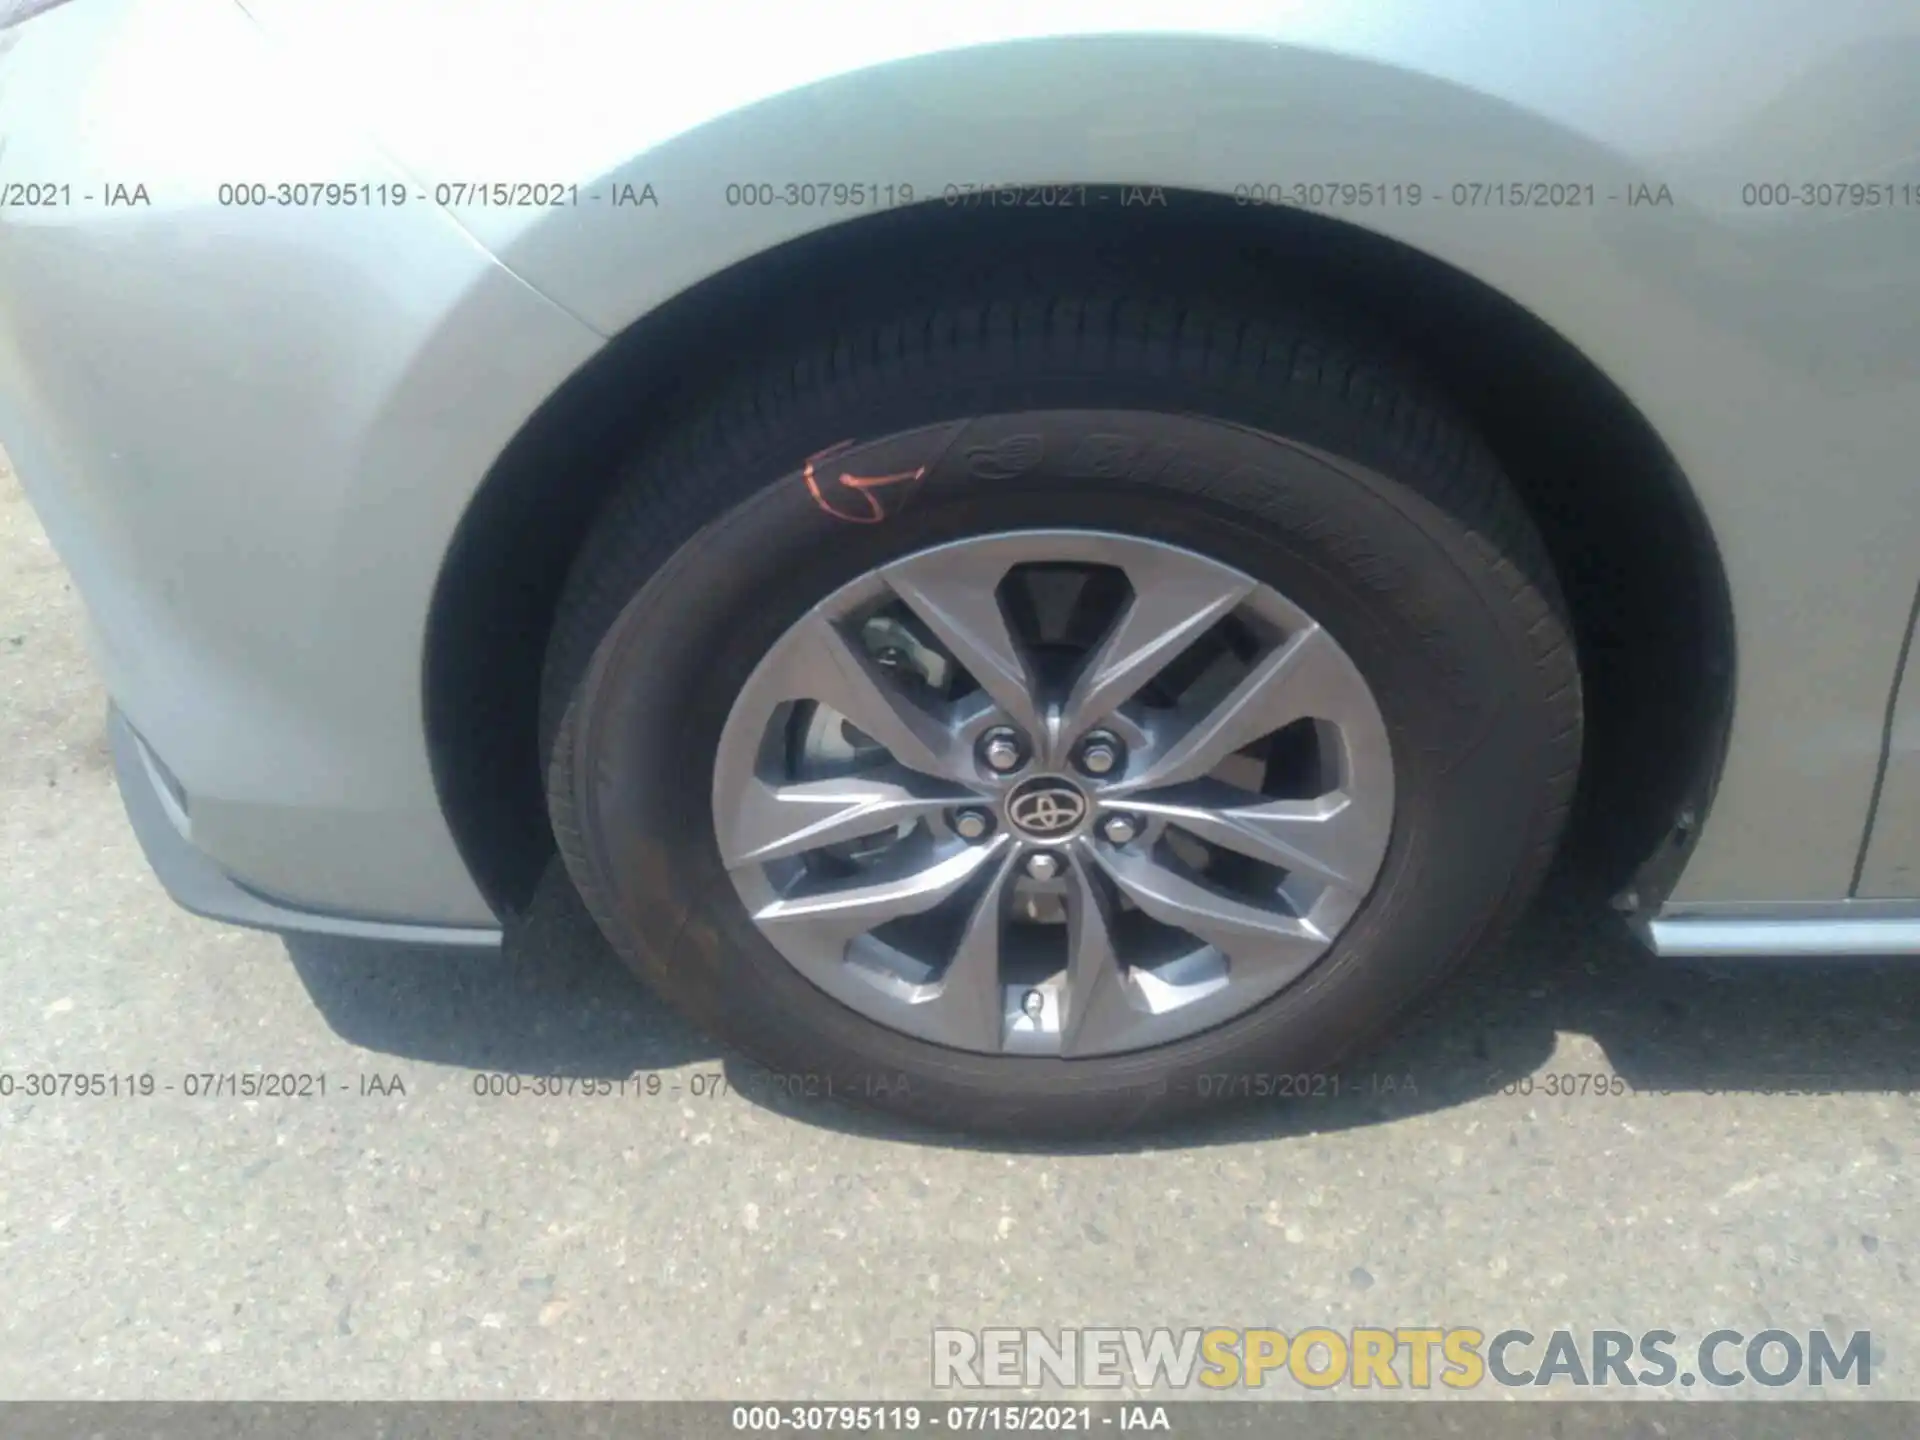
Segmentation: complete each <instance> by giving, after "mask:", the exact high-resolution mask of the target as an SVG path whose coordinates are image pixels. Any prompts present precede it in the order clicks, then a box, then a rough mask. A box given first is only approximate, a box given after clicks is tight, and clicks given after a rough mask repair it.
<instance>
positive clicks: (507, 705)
mask: <svg viewBox="0 0 1920 1440" xmlns="http://www.w3.org/2000/svg"><path fill="white" fill-rule="evenodd" d="M1096 259H1097V261H1098V263H1100V264H1101V265H1103V266H1106V267H1113V266H1124V267H1128V268H1130V269H1134V270H1139V271H1145V272H1150V273H1151V274H1153V275H1155V276H1158V277H1161V278H1162V279H1164V280H1170V281H1172V282H1174V283H1178V284H1181V285H1183V286H1185V287H1187V288H1191V287H1192V285H1193V284H1194V283H1196V280H1197V278H1198V277H1204V278H1205V283H1207V284H1208V285H1210V286H1222V285H1225V286H1230V287H1231V293H1232V294H1233V295H1235V296H1237V297H1238V299H1239V302H1240V303H1259V302H1260V301H1261V300H1264V299H1272V300H1276V301H1278V300H1287V301H1291V302H1293V303H1296V304H1308V305H1310V306H1312V307H1313V308H1315V309H1317V310H1322V311H1331V312H1332V313H1334V314H1336V315H1338V316H1341V317H1343V318H1345V319H1347V320H1348V321H1349V323H1364V324H1366V325H1368V326H1369V327H1371V329H1372V330H1373V331H1374V332H1375V333H1381V334H1384V335H1385V336H1386V337H1387V338H1389V339H1390V340H1391V341H1392V342H1393V343H1394V344H1396V345H1397V346H1398V348H1399V349H1400V350H1401V351H1402V352H1404V353H1406V354H1408V355H1410V356H1411V357H1413V358H1414V359H1415V360H1416V361H1417V362H1419V363H1421V364H1422V365H1423V366H1424V368H1425V369H1426V370H1427V371H1428V372H1429V373H1430V375H1431V376H1432V377H1433V378H1434V380H1435V381H1437V383H1439V384H1440V386H1441V387H1442V388H1443V389H1445V390H1446V391H1447V392H1448V393H1449V395H1450V396H1451V398H1452V400H1453V401H1454V403H1455V404H1456V405H1458V406H1459V407H1460V408H1461V409H1462V410H1463V411H1464V412H1465V413H1466V415H1467V416H1468V417H1469V419H1471V420H1472V422H1473V423H1474V424H1475V425H1476V426H1477V427H1478V428H1479V430H1480V432H1481V433H1482V435H1483V436H1484V437H1485V438H1486V439H1487V441H1488V442H1489V443H1490V444H1491V445H1492V447H1493V449H1494V451H1495V452H1496V453H1497V454H1498V455H1499V457H1500V459H1501V461H1502V463H1503V464H1504V465H1505V467H1506V469H1507V472H1508V474H1509V475H1510V477H1511V478H1512V479H1513V481H1514V483H1515V484H1516V485H1517V486H1518V487H1519V489H1520V491H1521V493H1522V495H1523V496H1524V498H1525V500H1526V503H1527V505H1528V507H1529V509H1530V510H1531V511H1532V513H1533V515H1534V518H1535V520H1536V522H1537V523H1538V524H1539V526H1540V528H1541V530H1542V532H1543V534H1544V536H1545V538H1546V542H1547V546H1548V549H1549V552H1550V553H1551V555H1552V557H1553V561H1554V564H1555V566H1556V568H1557V570H1558V573H1559V576H1560V579H1561V582H1562V585H1563V587H1564V589H1565V590H1566V593H1567V598H1568V602H1569V605H1570V606H1571V608H1572V612H1573V618H1574V628H1575V633H1576V636H1577V639H1578V643H1579V646H1580V654H1581V664H1582V670H1583V681H1584V686H1585V693H1586V703H1587V712H1588V744H1587V759H1586V768H1585V774H1584V777H1583V780H1582V784H1581V790H1580V799H1579V801H1578V802H1577V804H1576V807H1575V817H1574V822H1573V830H1572V843H1573V845H1574V847H1575V848H1576V850H1577V851H1578V852H1579V853H1580V854H1581V856H1582V858H1583V861H1584V862H1585V863H1586V864H1588V865H1590V866H1591V867H1592V869H1591V871H1590V872H1589V873H1591V874H1593V875H1595V876H1596V877H1597V878H1599V879H1600V880H1601V881H1602V882H1603V883H1605V884H1606V885H1607V886H1609V887H1610V888H1617V887H1620V886H1623V885H1626V884H1628V883H1632V884H1634V885H1635V886H1636V888H1638V889H1639V890H1640V892H1641V893H1642V896H1643V899H1644V898H1645V897H1648V896H1652V897H1655V898H1657V897H1658V896H1659V895H1660V894H1663V893H1664V891H1665V890H1666V889H1667V888H1669V887H1670V886H1671V884H1672V882H1673V880H1674V879H1675V878H1677V876H1678V873H1679V869H1680V866H1681V864H1682V862H1683V861H1684V858H1685V854H1686V852H1687V850H1688V849H1689V848H1690V846H1691V843H1692V839H1693V837H1694V836H1695V835H1697V833H1698V829H1699V826H1698V824H1697V819H1698V817H1701V816H1704V814H1705V809H1706V805H1707V803H1708V801H1709V800H1710V798H1711V792H1712V787H1713V784H1714V782H1715V780H1716V779H1717V777H1718V772H1719V765H1720V760H1721V756H1722V754H1723V752H1724V747H1725V738H1726V730H1727V724H1728V719H1729V714H1730V707H1731V698H1732V678H1733V650H1732V644H1733V627H1732V611H1731V604H1730V600H1729V598H1728V590H1727V585H1726V577H1725V573H1724V571H1723V569H1722V566H1721V562H1720V557H1719V554H1718V551H1717V549H1716V547H1715V545H1714V543H1713V539H1712V536H1711V534H1710V533H1709V531H1708V529H1707V526H1706V523H1705V520H1704V517H1703V516H1702V515H1701V513H1700V511H1699V507H1698V505H1697V503H1696V502H1695V499H1694V496H1693V493H1692V490H1691V489H1690V487H1689V486H1688V484H1687V482H1686V480H1685V477H1684V476H1683V475H1682V474H1681V473H1680V470H1679V468H1678V466H1677V465H1676V463H1675V462H1674V460H1673V457H1672V455H1671V454H1670V453H1669V452H1668V451H1667V449H1666V447H1665V446H1664V445H1663V444H1662V442H1661V441H1660V440H1659V438H1658V437H1657V436H1656V435H1655V434H1654V433H1653V431H1652V429H1651V427H1649V426H1648V424H1647V422H1646V421H1645V419H1644V418H1643V417H1642V416H1641V415H1640V414H1639V413H1638V411H1637V410H1635V409H1634V407H1633V406H1632V404H1631V403H1630V402H1629V401H1628V400H1627V399H1626V398H1625V397H1624V396H1623V395H1622V394H1621V393H1620V391H1619V390H1618V389H1617V388H1616V387H1615V386H1614V385H1613V384H1612V383H1611V382H1609V381H1608V380H1607V379H1606V378H1605V377H1604V376H1603V375H1602V374H1601V373H1600V372H1599V371H1598V370H1597V369H1596V368H1595V367H1594V366H1593V365H1592V364H1591V363H1589V362H1588V361H1587V360H1586V359H1585V358H1584V357H1583V356H1581V355H1580V354H1579V353H1578V352H1577V351H1576V350H1575V349H1574V348H1573V347H1572V346H1571V345H1570V344H1569V343H1568V342H1567V341H1566V340H1564V339H1563V338H1561V337H1560V336H1559V335H1558V334H1557V333H1556V332H1554V331H1553V330H1552V329H1550V328H1549V327H1548V326H1547V325H1545V324H1544V323H1543V322H1542V321H1540V320H1539V319H1537V318H1536V317H1534V316H1533V315H1532V314H1530V313H1529V312H1527V311H1526V310H1524V309H1522V308H1521V307H1520V306H1518V305H1516V304H1514V303H1513V302H1512V301H1510V300H1508V299H1506V298H1505V297H1504V296H1502V295H1500V294H1499V293H1498V292H1496V291H1494V290H1492V289H1491V288H1489V287H1488V286H1486V285H1485V284H1483V283H1481V282H1479V281H1477V280H1475V279H1473V278H1471V277H1469V276H1467V275H1465V274H1463V273H1461V272H1459V271H1457V270H1454V269H1453V268H1451V267H1450V266H1447V265H1445V264H1443V263H1441V262H1439V261H1437V260H1434V259H1432V258H1431V257H1429V256H1426V255H1423V254H1421V253H1420V252H1418V251H1415V250H1412V249H1410V248H1408V247H1406V246H1404V245H1401V244H1399V243H1397V242H1394V241H1390V240H1387V239H1384V238H1382V237H1380V236H1377V235H1374V234H1372V233H1371V232H1368V231H1364V230H1360V229H1357V228H1355V227H1353V226H1350V225H1347V224H1345V223H1342V222H1340V221H1337V220H1332V219H1329V218H1326V217H1322V216H1317V215H1311V214H1307V213H1304V212H1300V211H1294V210H1286V209H1279V208H1272V209H1266V208H1261V209H1248V208H1242V207H1236V206H1234V205H1233V204H1232V203H1231V202H1230V201H1226V200H1223V199H1221V198H1220V197H1215V196H1202V195H1189V194H1186V193H1184V192H1169V194H1168V203H1167V204H1166V205H1165V206H1164V208H1162V207H1159V206H1154V207H1152V208H1140V207H1137V206H1128V207H1125V208H1124V209H1123V208H1122V207H1119V206H1115V205H1090V206H1087V207H1084V208H1073V209H1058V210H1027V209H1011V210H1003V209H998V208H992V207H989V208H985V209H967V208H961V209H949V208H947V207H945V206H935V207H928V206H916V207H909V208H906V209H902V210H897V211H892V212H889V213H886V214H883V215H877V216H872V217H868V218H864V219H860V220H856V221H852V222H849V223H847V224H844V225H839V226H835V227H832V228H831V229H828V230H826V231H822V232H818V233H816V234H813V235H810V236H806V237H803V238H802V239H799V240H796V241H793V242H791V243H789V244H787V245H784V246H781V247H779V248H777V249H775V250H772V251H769V252H767V253H765V254H762V255H758V256H755V257H753V258H751V259H749V260H746V261H744V262H742V263H740V264H739V265H736V266H734V267H733V268H731V269H729V270H726V271H724V272H722V273H721V274H719V275H717V276H714V277H712V278H711V279H709V280H707V281H705V282H703V283H702V284H700V285H698V286H695V287H694V288H692V289H691V290H689V291H687V292H685V293H684V294H682V295H680V296H677V297H675V298H674V299H673V300H672V301H670V302H669V303H667V304H666V305H664V306H662V307H661V308H660V309H658V310H657V311H655V312H653V313H652V314H649V315H648V316H646V317H645V318H643V319H642V320H640V321H639V322H637V323H636V324H634V325H633V326H632V327H630V328H629V329H627V330H626V331H624V332H622V333H621V334H620V335H619V336H617V337H615V338H614V339H613V340H612V341H611V342H610V343H609V344H608V345H607V346H606V347H605V348H604V349H603V350H601V351H600V352H599V353H598V354H597V355H595V356H594V358H593V359H592V360H591V361H589V362H588V363H587V364H586V365H585V366H583V367H582V368H581V369H580V370H579V371H578V372H576V373H575V374H574V375H573V376H572V377H570V378H569V379H568V381H567V382H566V383H565V384H564V385H563V386H562V387H561V388H560V389H559V390H558V391H557V392H556V393H555V394H554V395H553V396H551V397H550V398H549V399H548V401H547V402H546V403H545V404H544V405H543V406H542V407H541V408H540V410H539V411H537V412H536V413H535V414H534V416H533V417H532V418H531V419H530V420H529V421H528V422H527V424H526V425H525V426H524V427H523V428H522V430H521V431H520V433H519V434H518V435H517V436H516V437H515V438H514V440H513V441H512V442H511V443H510V444H509V445H508V446H507V448H506V449H505V450H504V451H503V452H502V453H501V455H500V457H499V459H498V460H497V461H496V462H495V464H494V466H493V467H492V469H491V470H490V471H489V472H488V474H487V476H486V478H485V480H484V481H483V483H482V485H481V487H480V490H479V492H478V494H477V496H476V497H475V500H474V502H473V504H472V505H471V507H470V508H469V510H468V513H467V515H466V516H465V517H464V519H463V520H462V522H461V524H460V527H459V529H458V531H457V533H456V534H455V537H454V540H453V543H452V546H451V547H450V549H449V552H448V557H447V561H446V563H445V565H444V567H443V569H442V572H441V575H440V580H439V583H438V586H437V588H436V591H435V595H434V600H433V606H432V611H431V613H430V615H429V620H428V630H427V648H426V656H425V671H424V686H425V723H426V728H427V737H428V743H429V750H430V754H431V756H432V762H433V768H434V778H435V783H436V785H437V786H438V789H439V794H440V797H441V802H442V804H443V805H444V807H445V809H446V813H447V817H448V822H449V825H450V827H451V828H452V831H453V834H454V837H455V840H456V841H457V843H458V844H459V847H460V850H461V853H462V855H463V856H464V857H465V858H466V860H467V863H468V865H469V866H470V867H471V869H472V871H473V874H474V877H475V880H476V882H477V883H478V884H479V886H480V888H481V890H482V893H484V894H485V895H486V897H487V898H488V900H489V901H490V902H491V903H492V904H493V905H494V906H495V908H496V909H498V910H500V911H502V912H503V913H511V912H517V911H519V910H521V909H523V908H524V907H525V906H526V904H527V903H528V901H529V900H530V898H531V896H532V893H533V890H534V887H535V885H536V884H537V882H538V880H539V878H540V875H541V872H542V871H543V869H544V867H545V865H546V862H547V859H548V858H549V856H550V855H551V853H552V850H553V841H552V836H551V833H550V831H549V828H548V824H547V819H546V807H545V799H544V793H543V787H542V773H541V771H542V764H541V762H542V757H541V756H540V754H539V746H540V737H539V717H538V697H539V692H540V672H541V666H542V663H543V660H544V656H545V649H546V643H547V635H548V631H549V629H550V627H551V623H552V619H553V615H554V610H555V606H556V604H557V602H558V599H559V595H560V591H561V587H562V585H563V584H564V582H565V579H566V574H567V570H568V567H569V565H570V564H571V562H572V559H573V557H574V555H575V553H576V552H577V550H578V549H579V546H580V544H581V542H582V540H583V538H584V536H585V534H586V531H587V529H588V527H589V526H590V525H591V523H592V521H593V519H594V516H595V514H596V513H597V511H598V509H599V507H600V505H601V503H602V502H603V501H604V500H605V499H606V497H607V494H608V492H609V490H610V488H611V487H612V485H613V483H614V480H615V478H616V474H617V471H618V469H619V462H620V460H621V459H622V458H623V457H624V456H626V455H628V454H630V453H632V452H633V451H634V450H635V449H636V448H637V447H640V446H644V445H646V444H647V443H649V441H650V439H651V438H652V437H653V436H655V435H658V434H660V433H661V432H662V431H663V429H664V428H665V427H668V426H670V425H672V424H673V423H674V422H675V420H676V419H677V418H679V417H680V416H682V415H683V414H685V413H686V411H687V410H688V409H689V408H690V407H691V406H693V405H695V404H697V403H698V402H699V400H700V399H701V398H702V397H703V396H705V395H706V394H708V393H710V392H711V390H712V389H713V388H714V387H715V386H716V385H718V384H719V383H721V382H722V381H723V380H724V379H725V377H726V376H727V374H728V373H729V371H730V370H731V369H733V368H734V367H735V366H736V365H737V363H738V357H739V356H740V355H741V354H742V353H743V352H749V351H752V350H754V349H756V348H759V347H763V346H766V345H768V344H770V343H773V342H774V341H775V340H776V339H778V338H780V337H783V336H785V335H789V334H796V335H797V334H801V333H805V332H807V331H808V330H809V329H811V330H812V331H813V333H816V334H817V333H818V331H819V328H820V327H821V326H823V325H826V324H830V323H833V322H835V321H838V320H840V319H842V318H844V317H846V316H847V315H848V313H849V311H851V310H857V309H862V308H866V307H871V306H875V305H879V304H891V303H894V302H896V301H898V300H899V299H901V298H904V297H906V296H917V295H921V294H923V293H924V292H926V291H927V290H928V288H929V287H946V288H950V287H953V286H955V285H957V284H965V283H970V278H971V279H979V278H982V277H990V276H992V275H994V274H1003V273H1004V272H1005V270H1006V269H1007V268H1008V267H1009V266H1019V267H1021V268H1023V269H1026V268H1032V267H1038V266H1046V265H1051V264H1061V265H1064V266H1066V267H1068V273H1072V272H1073V270H1074V269H1075V268H1080V267H1084V266H1085V265H1086V264H1088V263H1092V262H1093V261H1095V260H1096ZM1598 797H1605V803H1604V804H1601V803H1599V798H1598Z"/></svg>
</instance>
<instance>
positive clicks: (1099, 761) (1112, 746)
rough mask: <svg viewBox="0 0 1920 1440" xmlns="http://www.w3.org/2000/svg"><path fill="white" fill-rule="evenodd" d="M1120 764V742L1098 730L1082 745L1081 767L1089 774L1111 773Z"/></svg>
mask: <svg viewBox="0 0 1920 1440" xmlns="http://www.w3.org/2000/svg"><path fill="white" fill-rule="evenodd" d="M1119 765H1120V742H1119V741H1118V740H1116V739H1115V738H1114V737H1113V736H1111V735H1109V734H1107V732H1106V731H1104V730H1096V731H1094V732H1093V734H1091V735H1089V736H1088V737H1087V738H1086V739H1085V740H1084V741H1083V742H1081V745H1080V768H1081V769H1082V770H1084V771H1086V772H1087V773H1088V774H1089V775H1110V774H1112V773H1113V772H1114V771H1115V770H1116V769H1118V768H1119Z"/></svg>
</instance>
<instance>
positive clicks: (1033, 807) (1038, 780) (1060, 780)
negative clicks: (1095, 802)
mask: <svg viewBox="0 0 1920 1440" xmlns="http://www.w3.org/2000/svg"><path fill="white" fill-rule="evenodd" d="M1092 809H1093V806H1092V805H1091V804H1090V803H1089V802H1088V800H1087V796H1086V792H1085V791H1084V790H1082V789H1081V788H1080V787H1079V786H1078V785H1076V784H1074V783H1073V782H1072V781H1071V780H1068V779H1066V778H1064V777H1063V776H1059V775H1035V776H1034V777H1033V778H1032V779H1030V780H1022V781H1021V782H1020V783H1019V784H1018V785H1016V786H1014V787H1013V789H1012V790H1011V791H1009V792H1008V794H1007V821H1008V823H1009V824H1011V825H1012V826H1013V828H1014V829H1015V830H1017V831H1019V832H1020V833H1021V834H1022V835H1024V836H1026V837H1027V838H1028V839H1029V840H1063V839H1065V838H1066V837H1067V836H1069V835H1071V834H1072V833H1073V832H1074V831H1076V830H1078V829H1079V828H1080V827H1081V826H1082V825H1083V824H1085V823H1086V819H1087V816H1088V814H1089V813H1090V812H1091V811H1092Z"/></svg>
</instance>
